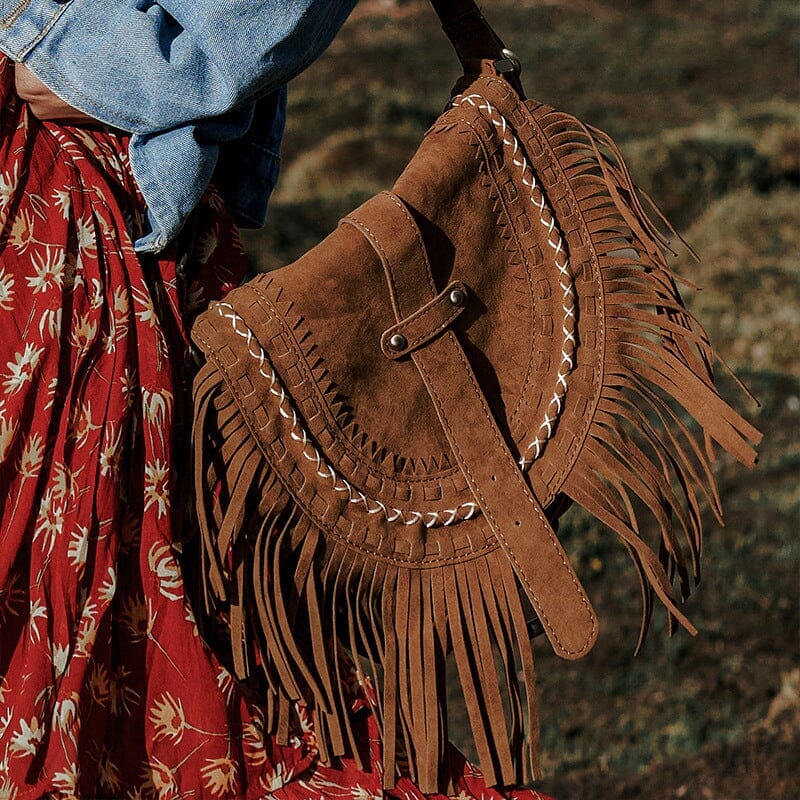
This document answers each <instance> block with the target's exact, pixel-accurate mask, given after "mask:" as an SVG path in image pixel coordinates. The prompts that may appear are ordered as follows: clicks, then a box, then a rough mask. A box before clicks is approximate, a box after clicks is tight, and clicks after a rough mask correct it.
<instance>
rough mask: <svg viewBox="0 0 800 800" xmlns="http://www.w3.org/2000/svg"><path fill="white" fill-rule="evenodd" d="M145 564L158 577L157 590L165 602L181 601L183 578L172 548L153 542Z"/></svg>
mask: <svg viewBox="0 0 800 800" xmlns="http://www.w3.org/2000/svg"><path fill="white" fill-rule="evenodd" d="M147 563H148V565H149V567H150V569H151V570H152V571H153V572H154V573H155V575H156V576H157V577H158V590H159V592H160V593H161V594H162V595H163V596H164V597H166V598H167V600H181V599H182V598H183V593H182V592H181V588H182V587H183V578H182V577H181V573H180V570H179V569H178V564H177V562H176V561H175V556H174V555H173V553H172V548H170V546H169V545H167V544H164V543H163V542H155V543H154V544H153V546H152V547H151V548H150V552H149V553H148V554H147Z"/></svg>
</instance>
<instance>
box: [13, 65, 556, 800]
mask: <svg viewBox="0 0 800 800" xmlns="http://www.w3.org/2000/svg"><path fill="white" fill-rule="evenodd" d="M0 99H1V100H2V117H1V118H0V798H3V800H27V798H40V797H43V796H46V795H52V796H56V797H84V798H130V799H131V800H134V799H136V800H139V799H142V800H144V799H145V798H159V799H160V800H170V799H171V798H195V799H196V798H213V800H221V799H222V798H275V800H278V799H283V798H297V800H309V799H310V798H351V799H352V798H356V799H359V798H363V799H364V800H366V799H367V798H373V797H375V798H377V797H382V796H384V794H383V793H382V792H381V789H380V786H381V778H380V768H379V764H380V743H379V734H378V730H377V727H376V723H375V718H374V716H373V714H372V711H371V706H370V703H371V702H372V693H371V689H370V688H369V686H362V687H357V686H354V687H353V697H354V701H353V705H354V713H356V712H360V713H358V723H357V724H358V725H359V726H360V728H359V730H360V736H361V738H362V742H363V743H364V744H365V749H366V750H367V752H369V754H370V758H369V764H368V766H367V768H366V769H364V770H362V769H359V768H357V767H356V764H355V762H353V761H350V760H348V759H342V760H341V761H338V762H337V763H335V764H334V765H333V766H330V767H326V766H324V765H322V764H321V763H319V761H318V757H317V751H316V748H315V745H314V731H313V729H312V727H311V726H310V725H309V724H307V723H306V724H305V725H303V727H302V730H299V731H297V735H296V736H294V737H293V738H292V740H291V741H290V743H289V745H288V746H279V745H278V744H277V743H276V741H275V740H274V738H273V737H271V736H270V735H269V734H265V732H264V724H263V716H262V714H261V712H260V711H259V707H258V704H257V703H255V702H251V701H250V700H248V698H247V697H246V696H245V694H244V693H243V691H241V690H240V688H239V687H238V686H237V684H236V683H235V682H234V681H233V680H232V678H231V675H230V674H229V673H228V672H227V670H226V669H225V668H224V667H223V666H222V664H221V663H220V661H219V660H218V659H217V658H216V657H215V655H214V654H213V653H212V652H211V651H210V650H209V649H208V647H207V646H206V645H205V644H204V642H203V641H202V640H201V639H200V638H199V636H198V632H197V627H196V625H195V621H194V618H193V616H192V611H191V608H190V606H189V604H188V602H187V598H186V594H187V593H186V590H185V587H184V579H183V574H182V571H181V566H180V564H179V561H178V550H179V549H180V543H181V542H182V540H183V539H184V538H186V537H187V536H188V535H189V534H190V531H189V529H188V524H187V523H186V521H185V514H184V511H185V508H186V505H187V499H186V493H185V492H184V487H183V486H182V480H181V479H182V478H184V477H186V476H187V475H188V474H189V472H190V470H189V469H188V463H187V460H188V457H189V456H188V454H189V447H188V442H187V438H186V437H187V431H188V427H189V426H188V422H189V411H188V405H187V403H188V398H189V382H190V376H191V368H190V359H189V357H188V344H187V335H186V331H187V326H188V325H189V324H190V322H191V317H192V314H193V312H194V311H196V310H198V309H199V308H201V307H202V306H203V305H204V304H205V303H206V302H207V301H208V300H210V299H214V298H219V297H221V296H222V295H224V293H225V292H226V291H227V290H228V289H229V288H230V287H231V286H233V285H235V284H236V283H238V282H239V281H241V279H242V278H243V275H244V272H245V269H246V263H245V258H244V253H243V251H242V248H241V245H240V243H239V239H238V236H237V232H236V229H235V226H234V225H233V223H232V221H231V220H230V218H229V217H228V215H227V214H226V212H225V210H224V208H223V207H222V204H221V202H220V201H219V198H218V197H217V196H216V195H215V194H214V193H213V192H209V193H207V195H206V196H205V198H204V200H203V203H202V205H201V207H200V208H199V209H198V210H197V211H196V213H195V215H194V217H193V219H192V221H191V223H190V225H189V226H188V230H187V232H186V233H185V234H184V235H183V236H182V238H181V239H180V240H179V241H178V242H177V243H175V244H174V245H173V246H172V247H171V249H169V250H168V251H167V252H166V253H165V254H163V255H161V256H159V257H140V256H138V255H137V254H136V253H134V251H133V246H132V240H133V239H135V238H137V237H138V236H139V234H140V231H141V227H142V222H143V204H142V201H141V198H140V196H139V194H138V192H137V189H136V186H135V184H134V181H133V178H132V175H131V171H130V168H129V164H128V159H127V139H126V137H125V136H123V135H120V134H118V133H114V132H109V131H105V130H101V129H99V128H98V129H88V128H84V129H81V128H76V127H70V126H59V125H55V124H52V123H40V122H38V121H37V120H35V119H34V118H33V117H31V116H29V115H28V113H27V109H26V107H25V105H24V104H23V103H21V102H20V101H19V99H18V98H17V96H16V95H15V93H14V90H13V69H12V67H11V65H10V64H9V63H8V62H7V61H5V60H4V59H2V60H0ZM452 769H453V781H454V786H455V787H456V791H460V792H461V794H459V795H458V796H459V797H461V798H472V797H475V798H484V799H485V800H490V798H500V797H511V798H520V799H521V798H528V799H529V800H532V798H535V797H541V795H538V794H537V793H536V792H531V791H524V790H520V791H517V792H513V791H512V792H506V793H503V794H500V793H498V792H496V791H494V790H490V789H487V788H486V786H485V785H484V783H483V781H482V779H481V776H480V773H479V772H478V771H477V770H475V769H474V768H473V767H472V766H471V765H470V764H468V763H467V762H465V761H464V760H463V759H462V758H461V757H460V756H459V755H458V754H457V753H455V752H454V754H453V760H452ZM388 796H390V797H395V798H421V797H423V795H422V794H421V793H420V792H419V790H417V789H416V787H415V786H414V785H413V784H412V783H411V782H410V781H409V780H407V779H404V780H401V781H400V782H399V783H398V786H397V788H396V789H395V790H393V791H392V792H390V793H388Z"/></svg>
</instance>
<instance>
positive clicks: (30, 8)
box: [0, 0, 356, 252]
mask: <svg viewBox="0 0 800 800" xmlns="http://www.w3.org/2000/svg"><path fill="white" fill-rule="evenodd" d="M355 3H356V0H280V2H279V0H217V1H216V2H212V0H161V2H154V1H153V0H0V51H2V52H4V53H5V54H6V55H8V56H9V57H10V58H12V59H13V60H15V61H23V62H25V64H26V65H27V66H28V68H29V69H30V70H31V72H33V73H34V74H35V75H36V76H37V77H38V78H39V79H40V80H41V81H42V82H43V83H44V84H45V85H47V86H48V87H49V88H50V89H51V90H52V91H53V92H55V93H56V94H57V95H58V96H59V97H61V98H62V99H63V100H65V101H66V102H68V103H69V104H70V105H72V106H74V107H75V108H78V109H80V110H81V111H84V112H86V113H87V114H89V115H90V116H92V117H94V118H95V119H98V120H100V121H101V122H104V123H106V124H108V125H112V126H113V127H115V128H120V129H122V130H125V131H129V132H130V133H131V134H132V137H131V144H130V158H131V167H132V169H133V173H134V176H135V177H136V181H137V183H138V184H139V188H140V189H141V191H142V194H143V196H144V198H145V201H146V202H147V207H148V215H149V220H150V225H151V230H150V232H149V233H148V234H147V235H146V236H145V237H143V238H142V239H140V240H139V241H138V242H137V243H136V249H137V250H139V251H142V252H152V251H158V250H161V249H163V247H164V246H165V245H166V244H167V242H168V241H169V240H170V239H171V238H172V237H174V236H175V234H177V233H178V231H179V230H180V229H181V227H182V225H183V223H184V222H185V221H186V218H187V216H188V215H189V214H190V213H191V211H192V209H193V208H194V207H195V205H196V204H197V201H198V200H199V199H200V196H201V194H202V193H203V190H204V189H205V187H206V186H207V185H208V183H209V181H210V180H211V178H212V176H213V177H214V180H215V181H216V182H218V183H219V184H220V187H221V188H222V190H223V193H224V195H225V196H226V200H228V201H229V203H230V206H231V208H232V210H233V211H234V213H235V214H236V215H237V217H238V218H239V220H240V221H241V222H242V223H243V224H250V225H260V224H262V223H263V219H264V214H265V213H266V203H267V199H268V196H269V193H270V191H271V189H272V187H273V186H274V184H275V180H276V178H277V173H278V161H279V159H278V150H279V147H280V140H281V136H282V134H283V123H284V118H285V103H286V92H285V84H286V82H287V81H288V80H289V79H290V78H292V77H294V76H295V75H296V74H297V73H298V72H300V71H301V70H303V69H304V68H305V67H307V66H308V65H309V64H310V63H311V62H312V61H313V60H314V59H315V58H316V57H317V56H318V55H319V54H320V53H321V52H322V51H323V50H324V49H325V47H327V46H328V44H329V43H330V41H331V39H332V38H333V37H334V35H335V34H336V32H337V31H338V30H339V28H340V27H341V25H342V23H343V22H344V20H345V19H346V18H347V15H348V14H349V13H350V11H351V10H352V8H353V6H354V5H355ZM215 170H216V173H215Z"/></svg>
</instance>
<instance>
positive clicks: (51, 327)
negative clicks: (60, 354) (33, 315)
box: [39, 307, 64, 380]
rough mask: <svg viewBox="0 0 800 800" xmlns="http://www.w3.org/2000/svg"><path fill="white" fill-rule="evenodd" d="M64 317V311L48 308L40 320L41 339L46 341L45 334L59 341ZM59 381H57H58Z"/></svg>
mask: <svg viewBox="0 0 800 800" xmlns="http://www.w3.org/2000/svg"><path fill="white" fill-rule="evenodd" d="M63 316H64V313H63V309H62V308H61V307H59V308H47V309H45V310H44V311H43V312H42V316H41V317H40V318H39V338H40V339H44V335H45V332H46V333H47V334H48V335H49V336H50V338H51V339H57V338H58V336H59V334H60V333H61V320H62V318H63ZM56 380H57V379H56Z"/></svg>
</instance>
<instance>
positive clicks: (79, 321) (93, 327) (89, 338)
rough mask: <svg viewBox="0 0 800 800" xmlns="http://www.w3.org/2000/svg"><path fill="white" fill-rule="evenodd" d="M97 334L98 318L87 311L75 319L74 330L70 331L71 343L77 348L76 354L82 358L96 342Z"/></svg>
mask: <svg viewBox="0 0 800 800" xmlns="http://www.w3.org/2000/svg"><path fill="white" fill-rule="evenodd" d="M96 336H97V320H95V319H92V315H91V314H90V313H89V312H88V311H87V312H86V313H85V314H80V315H78V316H77V317H75V319H74V320H73V323H72V330H70V332H69V343H70V344H71V345H72V346H73V347H74V348H75V350H76V351H77V352H76V356H77V357H78V358H80V357H81V356H83V355H84V354H85V353H86V352H88V350H89V348H90V347H91V346H92V344H93V343H94V340H95V337H96Z"/></svg>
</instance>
